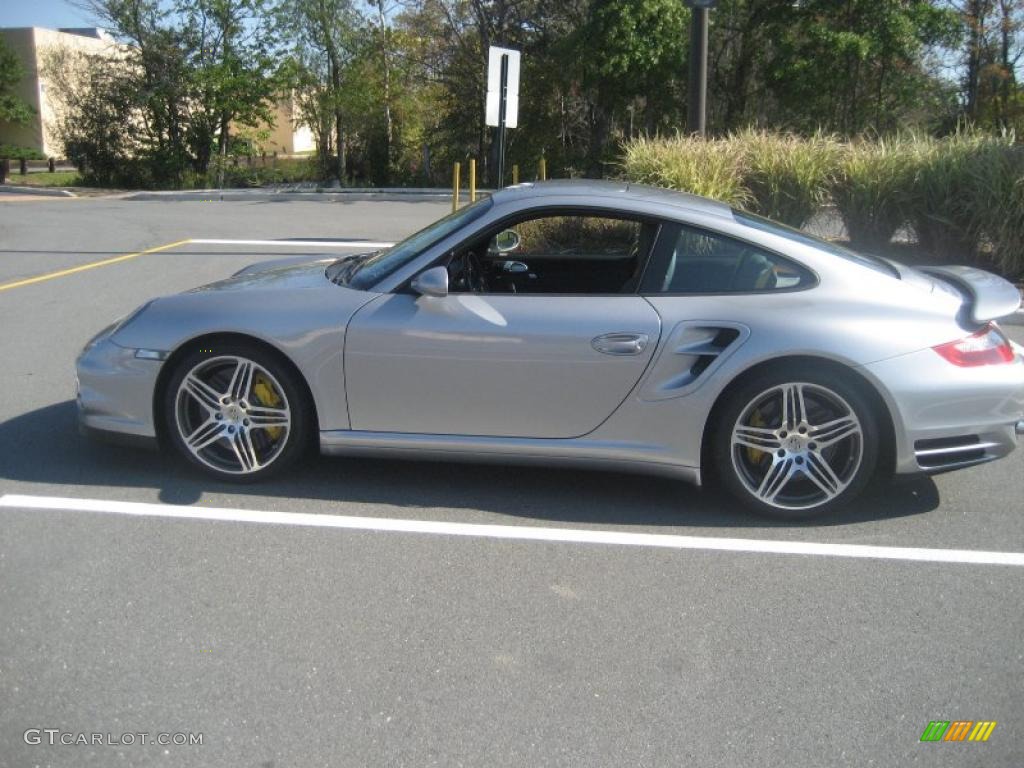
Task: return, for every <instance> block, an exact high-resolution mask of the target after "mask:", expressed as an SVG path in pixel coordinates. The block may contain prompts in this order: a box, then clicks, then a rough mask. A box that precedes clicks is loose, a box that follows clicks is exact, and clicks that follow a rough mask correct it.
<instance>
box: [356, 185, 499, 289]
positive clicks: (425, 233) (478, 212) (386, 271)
mask: <svg viewBox="0 0 1024 768" xmlns="http://www.w3.org/2000/svg"><path fill="white" fill-rule="evenodd" d="M490 207H491V198H489V197H486V198H483V199H482V200H478V201H477V202H475V203H473V204H472V205H468V206H466V207H465V208H460V209H459V210H457V211H455V212H454V213H450V214H448V215H447V216H445V217H444V218H443V219H438V220H437V221H435V222H434V223H433V224H431V225H430V226H429V227H427V228H426V229H421V230H420V231H419V232H417V233H416V234H415V235H411V236H410V237H407V238H406V239H405V240H403V241H402V242H400V243H398V244H397V245H394V246H392V247H391V248H388V249H387V250H384V251H378V252H377V253H374V254H373V255H371V256H370V257H369V258H367V259H366V260H364V261H362V262H361V263H360V264H359V265H358V268H357V269H356V270H355V271H354V272H353V274H352V275H351V276H350V279H349V285H350V286H352V287H353V288H358V289H359V290H363V291H365V290H367V289H369V288H372V287H373V286H374V285H376V284H377V283H379V282H380V281H381V280H383V279H384V278H385V277H387V276H388V275H390V274H393V273H394V272H395V271H396V270H398V269H401V268H402V267H404V266H405V265H406V264H408V263H409V262H410V261H412V260H413V259H415V258H416V257H417V256H419V255H420V254H421V253H423V251H425V250H426V249H427V248H430V247H431V246H433V245H435V244H437V243H439V242H440V241H441V240H443V239H444V238H446V237H448V235H450V234H452V233H453V232H455V231H456V230H458V229H460V228H462V227H464V226H465V225H466V224H468V223H469V222H471V221H474V220H475V219H478V218H480V217H481V216H483V215H484V214H485V213H487V211H488V210H489V209H490Z"/></svg>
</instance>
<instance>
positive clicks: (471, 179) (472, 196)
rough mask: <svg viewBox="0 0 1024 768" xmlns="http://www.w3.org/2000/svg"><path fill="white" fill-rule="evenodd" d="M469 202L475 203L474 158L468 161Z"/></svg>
mask: <svg viewBox="0 0 1024 768" xmlns="http://www.w3.org/2000/svg"><path fill="white" fill-rule="evenodd" d="M469 202H471V203H475V202H476V158H475V157H471V158H470V159H469Z"/></svg>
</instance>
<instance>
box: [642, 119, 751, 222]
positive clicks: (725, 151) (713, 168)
mask: <svg viewBox="0 0 1024 768" xmlns="http://www.w3.org/2000/svg"><path fill="white" fill-rule="evenodd" d="M623 154H624V157H623V160H622V164H623V166H624V168H625V173H626V177H627V178H629V179H630V180H631V181H635V182H637V183H639V184H653V185H654V186H656V187H667V188H669V189H678V190H681V191H683V192H691V193H693V194H695V195H701V196H703V197H710V198H713V199H715V200H721V201H722V202H724V203H728V204H729V205H735V206H746V205H747V204H748V203H749V202H750V201H751V200H752V196H751V194H750V190H749V189H747V188H746V187H745V186H744V184H743V176H742V173H741V166H742V163H743V159H744V158H743V155H742V154H737V153H736V151H735V150H734V148H733V147H732V146H731V145H729V144H728V143H726V142H719V141H704V140H702V139H696V138H693V137H689V136H677V137H675V138H671V139H646V138H639V139H634V140H633V141H630V142H628V143H627V144H626V145H625V147H624V152H623Z"/></svg>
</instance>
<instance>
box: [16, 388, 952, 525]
mask: <svg viewBox="0 0 1024 768" xmlns="http://www.w3.org/2000/svg"><path fill="white" fill-rule="evenodd" d="M76 418H77V417H76V412H75V404H74V402H73V401H70V400H69V401H65V402H62V403H56V404H54V405H50V406H47V407H45V408H40V409H38V410H35V411H30V412H28V413H25V414H23V415H20V416H17V417H15V418H13V419H10V420H8V421H5V422H2V423H0V445H3V446H5V449H4V451H3V453H2V454H0V483H3V482H4V481H15V482H19V483H22V482H24V483H39V484H42V485H46V486H49V487H47V489H46V490H45V491H43V492H42V493H44V494H45V495H61V494H62V491H61V489H60V486H78V487H82V486H95V487H97V488H119V487H128V488H155V489H158V490H159V498H160V500H161V501H162V502H164V503H168V504H192V503H195V502H196V501H198V500H199V499H200V498H201V497H202V496H203V494H209V493H230V494H234V495H242V496H252V497H260V498H262V499H266V498H268V497H270V498H273V497H277V498H287V499H293V498H294V499H304V500H323V501H342V502H348V503H356V504H388V505H392V506H396V507H415V508H431V507H437V508H460V509H473V510H481V511H485V512H493V513H498V514H503V515H514V516H517V517H523V518H532V519H536V520H545V521H552V522H563V523H589V524H611V525H647V526H697V527H738V528H743V527H757V528H764V527H780V526H793V525H796V526H800V525H808V523H801V522H800V521H794V522H786V521H771V520H765V519H762V518H758V517H755V516H753V515H750V514H748V513H747V512H745V511H743V510H742V509H741V508H740V507H739V506H738V505H737V504H736V503H735V502H733V501H732V500H731V499H727V498H725V497H723V496H721V495H719V494H717V493H714V492H711V491H707V490H701V489H698V488H695V487H693V486H690V485H688V484H686V483H684V482H682V481H677V480H673V479H670V478H662V477H651V476H646V475H634V474H624V473H618V472H608V471H590V470H579V469H562V468H550V469H549V468H544V467H519V466H500V465H490V464H462V463H441V462H433V461H429V462H428V461H423V462H417V461H397V460H388V459H356V458H323V457H317V456H315V455H310V456H309V458H308V459H306V460H305V461H304V462H302V463H301V464H300V465H299V466H296V467H294V468H292V469H291V470H289V471H288V472H287V473H285V474H284V475H283V476H281V477H278V478H272V479H269V480H266V481H264V482H260V483H256V484H252V485H240V484H235V483H222V482H218V481H215V480H212V479H209V478H206V477H204V476H203V475H202V474H200V473H199V472H198V471H196V470H193V469H192V468H191V467H189V466H187V465H186V464H185V463H184V462H183V461H180V460H177V459H176V458H175V457H173V456H170V455H168V454H167V453H162V454H161V453H157V452H153V451H145V450H138V449H131V448H125V447H120V446H115V445H108V444H105V443H102V442H96V441H93V440H89V439H88V438H86V437H83V436H81V435H80V434H79V433H78V429H77V423H76ZM879 485H880V487H878V488H876V489H875V490H872V491H869V492H868V493H867V494H865V495H864V496H863V497H861V499H860V500H859V501H857V502H855V503H854V504H853V505H851V506H850V507H848V508H847V509H845V510H842V511H840V512H838V513H835V514H833V515H829V516H825V517H822V518H817V519H815V520H814V521H813V523H810V524H812V525H816V526H821V525H826V526H827V525H842V524H849V523H857V522H866V521H870V520H880V519H887V518H895V517H904V516H909V515H917V514H923V513H925V512H928V511H930V510H932V509H935V508H936V507H937V506H938V504H939V496H938V490H937V489H936V487H935V484H934V483H933V482H932V480H931V479H930V478H927V477H914V478H910V479H904V480H900V481H898V482H893V483H890V484H879ZM3 492H8V493H9V492H11V489H10V488H4V487H3V485H0V493H3ZM36 493H39V491H36ZM67 495H75V492H74V491H70V492H67ZM98 495H102V494H98ZM262 503H266V502H265V501H263V502H262ZM277 511H280V510H277Z"/></svg>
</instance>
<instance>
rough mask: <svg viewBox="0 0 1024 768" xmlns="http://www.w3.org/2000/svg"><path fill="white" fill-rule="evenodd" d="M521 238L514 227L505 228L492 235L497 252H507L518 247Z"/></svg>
mask: <svg viewBox="0 0 1024 768" xmlns="http://www.w3.org/2000/svg"><path fill="white" fill-rule="evenodd" d="M521 242H522V239H521V238H520V237H519V233H518V232H516V231H515V230H514V229H506V230H504V231H502V232H499V233H498V234H497V235H495V237H494V247H495V248H496V249H497V251H498V253H508V252H509V251H514V250H515V249H516V248H518V247H519V244H520V243H521Z"/></svg>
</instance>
